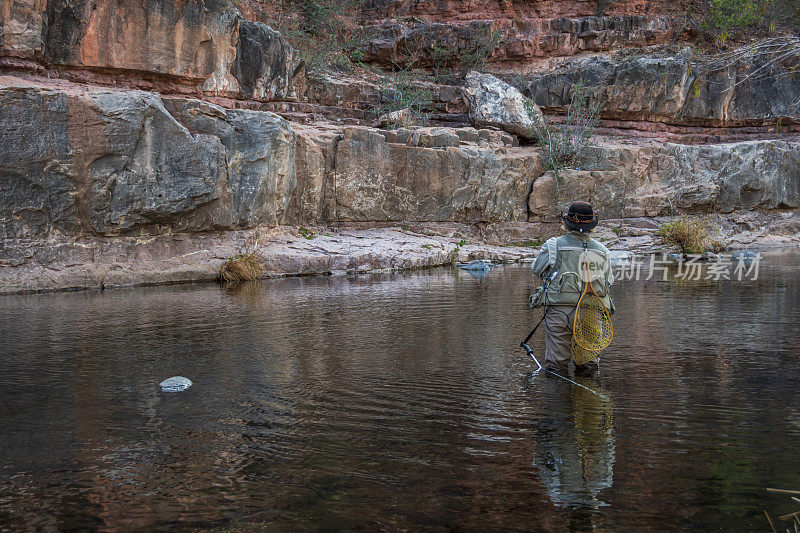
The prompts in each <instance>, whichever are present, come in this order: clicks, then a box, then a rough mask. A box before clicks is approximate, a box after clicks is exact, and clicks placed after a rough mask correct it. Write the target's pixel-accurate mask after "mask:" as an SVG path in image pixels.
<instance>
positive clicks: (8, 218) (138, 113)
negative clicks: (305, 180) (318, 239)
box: [0, 78, 296, 238]
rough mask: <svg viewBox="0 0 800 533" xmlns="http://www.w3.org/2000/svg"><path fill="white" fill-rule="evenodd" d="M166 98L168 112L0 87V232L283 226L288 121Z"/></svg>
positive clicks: (113, 99) (289, 155) (290, 159)
mask: <svg viewBox="0 0 800 533" xmlns="http://www.w3.org/2000/svg"><path fill="white" fill-rule="evenodd" d="M6 80H7V78H6ZM169 104H170V106H171V107H172V108H173V110H174V111H175V115H173V114H171V113H170V112H169V111H167V109H166V108H165V107H164V104H163V102H162V100H161V98H159V97H158V96H157V95H155V94H153V93H147V92H142V91H112V90H102V89H101V90H97V89H96V90H91V91H86V90H79V89H77V88H74V87H70V88H69V89H67V90H59V89H54V88H41V87H36V86H31V85H30V84H26V83H6V84H5V86H1V87H0V129H2V130H3V131H4V132H7V134H6V135H4V138H3V142H2V143H0V185H2V186H1V187H0V223H1V224H2V227H3V232H2V235H0V236H1V237H5V238H12V237H13V238H27V237H39V238H41V237H43V236H47V235H51V234H54V233H55V234H62V235H118V234H126V233H131V232H136V233H140V234H142V233H143V234H158V233H165V232H166V233H169V232H174V231H208V230H212V229H234V228H244V227H253V226H258V225H270V224H273V225H274V224H280V223H285V222H286V218H287V216H288V214H287V213H288V209H289V208H288V206H289V203H290V202H291V195H292V194H293V193H294V192H295V191H296V173H295V170H294V159H295V158H294V153H295V152H294V150H295V144H296V143H295V134H294V132H293V131H292V129H291V127H290V126H289V123H288V122H286V121H285V120H283V119H282V118H280V117H278V116H277V115H274V114H272V113H266V112H258V111H246V110H227V111H226V110H224V109H223V108H220V107H218V106H214V105H213V104H209V103H206V102H202V101H199V100H183V99H177V100H176V101H171V102H169ZM176 116H177V117H180V118H181V119H182V120H184V121H185V122H186V123H187V124H188V125H189V126H190V127H191V128H192V131H190V130H189V129H187V127H186V126H184V125H183V124H182V123H181V122H179V121H178V120H176Z"/></svg>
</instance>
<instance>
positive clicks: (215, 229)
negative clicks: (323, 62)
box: [0, 0, 800, 292]
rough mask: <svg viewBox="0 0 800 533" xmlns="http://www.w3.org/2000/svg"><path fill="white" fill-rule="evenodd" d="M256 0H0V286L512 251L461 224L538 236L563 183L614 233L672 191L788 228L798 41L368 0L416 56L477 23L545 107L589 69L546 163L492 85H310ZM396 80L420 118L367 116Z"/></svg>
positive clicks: (430, 62)
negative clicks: (742, 45)
mask: <svg viewBox="0 0 800 533" xmlns="http://www.w3.org/2000/svg"><path fill="white" fill-rule="evenodd" d="M271 9H274V6H271V5H268V4H266V3H262V2H257V1H254V0H237V1H235V2H234V1H228V0H203V1H201V2H193V3H185V2H177V1H176V0H148V1H147V2H145V1H143V0H133V1H126V2H121V1H116V0H93V1H88V0H69V1H67V0H0V131H2V132H3V134H2V138H1V139H0V243H2V246H0V292H3V291H10V290H37V289H52V288H60V287H82V286H100V285H102V286H111V285H118V284H125V283H153V282H162V281H182V280H191V279H208V278H210V277H213V275H214V271H215V269H216V268H218V266H219V263H220V262H221V260H222V258H224V257H227V256H231V255H236V254H238V253H241V252H242V251H247V250H251V249H258V253H259V254H260V255H261V257H262V258H263V260H264V261H265V262H267V264H268V265H267V266H268V272H269V273H270V274H274V275H279V274H286V273H297V274H299V273H303V274H306V273H315V272H330V271H338V270H353V271H369V270H371V269H380V268H412V267H419V266H426V265H433V264H442V263H448V262H452V261H453V260H455V259H472V258H476V257H481V256H486V257H493V258H497V259H508V260H512V259H514V260H516V259H520V258H522V257H529V256H530V255H531V254H532V253H533V251H534V250H533V249H517V248H502V249H500V248H492V247H480V246H475V247H471V246H470V245H468V244H465V243H466V242H474V241H487V242H491V243H492V244H495V245H496V244H509V243H513V242H523V241H528V240H531V239H537V240H538V239H540V238H541V237H544V236H547V235H549V234H551V233H552V232H554V231H557V223H555V221H556V220H557V214H558V212H559V211H560V210H561V209H563V208H564V207H565V205H566V204H568V203H569V202H570V201H572V200H575V199H583V200H589V201H592V202H593V203H594V204H595V206H596V207H597V208H598V209H599V211H600V213H601V216H602V217H603V218H604V219H609V218H616V219H619V220H618V221H617V222H615V223H614V224H616V225H617V227H618V228H632V229H630V234H626V235H627V236H626V235H623V236H622V237H617V236H616V235H615V236H613V237H610V238H614V239H616V240H615V241H611V242H617V243H618V245H619V246H633V245H631V244H630V243H638V244H635V246H644V247H645V248H646V245H645V244H642V243H643V242H644V241H641V239H642V238H644V237H641V232H650V233H648V236H647V239H650V240H647V241H646V242H647V243H651V244H652V243H654V242H655V240H653V239H655V237H654V236H653V235H652V234H653V233H654V231H655V228H656V227H657V224H658V223H660V221H662V220H664V218H663V217H670V216H674V215H677V214H683V213H688V214H693V215H707V214H709V213H714V214H716V215H717V216H719V223H720V227H721V228H723V230H724V232H725V233H724V235H723V237H724V238H725V239H727V241H726V242H729V243H731V244H737V245H741V244H747V243H752V242H754V241H755V240H757V239H762V240H764V239H766V241H765V242H767V241H768V242H773V243H781V244H786V243H796V242H797V241H798V240H800V238H798V234H797V231H798V229H800V222H798V220H800V216H799V215H798V212H797V210H798V208H799V207H800V171H798V169H800V139H798V138H797V137H796V135H795V134H794V131H795V130H796V129H797V128H798V125H797V117H798V116H800V109H798V105H800V104H798V102H800V89H798V87H800V85H798V84H797V83H796V81H795V79H794V77H795V76H794V74H795V70H796V67H797V66H798V65H800V55H799V54H798V52H797V50H798V44H797V43H796V42H794V41H787V40H782V41H770V42H767V43H761V44H760V45H759V46H758V47H757V48H756V49H752V48H751V49H742V50H738V51H732V52H731V53H729V54H728V55H727V56H726V58H723V59H724V60H723V59H721V58H720V57H718V56H714V57H712V56H707V55H703V54H700V53H699V52H696V51H693V50H692V49H691V48H687V47H686V46H685V43H682V42H680V41H683V40H685V39H686V38H687V34H686V32H685V31H684V30H685V28H684V26H683V22H682V19H681V18H680V13H679V12H678V10H677V9H676V8H675V7H674V6H670V5H667V4H665V3H663V2H650V1H646V0H619V1H617V2H612V3H609V4H608V7H607V9H606V10H605V11H604V12H602V13H600V12H599V11H598V3H597V2H594V1H588V0H587V1H582V0H575V1H566V2H557V1H542V2H535V3H532V2H521V1H515V0H509V1H495V0H481V1H470V2H451V1H446V0H436V1H421V0H420V1H412V2H407V1H402V2H401V1H395V0H370V1H368V2H367V3H366V4H365V9H364V12H363V13H362V14H361V17H362V19H363V20H364V22H365V24H366V25H368V26H370V27H371V28H373V29H374V32H373V33H371V34H370V39H368V40H367V42H366V43H364V45H363V50H364V52H365V56H364V58H365V59H364V60H365V61H367V62H371V63H372V64H373V66H374V67H383V68H395V66H397V65H400V66H404V65H407V64H409V63H413V65H414V66H415V67H431V66H436V65H435V63H436V61H439V60H440V59H441V58H439V59H437V58H436V57H434V55H432V54H433V52H432V50H433V48H435V47H440V48H441V47H445V48H446V50H447V51H448V53H451V54H452V53H455V54H458V53H463V52H464V51H465V50H467V49H468V48H469V47H470V46H473V45H474V44H475V39H476V36H478V38H481V39H482V38H485V37H486V36H487V35H488V36H491V38H492V39H496V40H497V46H496V47H493V48H492V50H491V53H490V54H488V55H487V56H486V57H485V58H484V59H485V61H486V62H487V65H488V66H486V68H487V69H488V70H494V71H495V73H496V74H497V75H498V76H501V77H505V78H506V79H510V78H511V77H513V76H512V75H516V76H521V75H523V74H524V75H525V76H528V78H527V82H526V83H525V85H524V92H525V94H526V95H527V96H529V97H530V98H532V99H533V101H534V102H535V103H536V104H538V105H539V106H540V107H541V109H542V110H543V111H544V113H545V116H543V117H541V118H542V120H547V121H550V122H558V121H559V120H560V118H559V117H560V115H562V114H563V113H564V109H565V106H566V104H567V103H568V102H569V99H570V98H571V94H572V92H571V91H572V88H573V86H574V85H575V83H577V82H578V81H583V82H584V83H585V84H586V86H587V89H588V91H589V97H590V98H591V99H592V101H594V102H597V103H600V104H601V105H602V112H601V115H602V119H603V120H602V122H601V124H600V128H599V129H598V133H599V135H597V136H596V137H595V138H594V139H593V140H592V146H591V147H590V148H589V149H587V150H586V151H585V152H584V153H583V154H582V155H581V157H580V158H579V159H578V160H577V161H575V162H574V164H573V165H572V166H573V167H574V168H569V169H565V170H561V171H559V172H558V173H557V174H556V173H555V172H553V171H548V170H547V169H545V168H544V164H543V161H544V158H543V156H542V151H541V148H540V147H538V146H536V145H535V144H534V143H533V142H532V141H531V140H529V139H526V138H528V137H530V134H529V130H530V126H531V124H530V123H529V122H528V121H529V120H530V117H528V116H527V113H526V112H524V108H525V106H526V105H527V104H525V102H524V99H523V98H522V96H521V95H519V94H518V93H517V92H516V90H514V89H512V88H511V87H510V86H509V85H507V84H505V83H503V82H500V81H499V80H498V79H496V78H493V77H491V76H471V77H469V78H468V79H467V81H466V83H465V84H463V86H462V85H461V83H460V82H458V84H453V83H456V82H452V81H450V82H448V83H450V84H449V85H448V84H442V83H441V80H440V79H438V78H435V77H433V76H429V75H427V76H426V75H424V74H420V76H422V77H421V78H419V79H414V80H412V82H411V84H410V85H409V86H408V87H400V86H399V85H398V82H396V81H395V82H392V83H393V85H387V84H386V79H387V78H388V77H389V76H388V75H387V76H382V75H381V74H375V73H373V72H368V71H366V70H360V71H356V73H350V74H347V73H341V72H326V73H319V72H318V73H315V74H314V76H313V78H312V79H311V80H310V83H308V84H306V79H305V73H304V68H303V59H302V58H301V57H300V54H299V52H298V51H297V50H296V49H295V48H293V47H292V46H291V45H290V44H289V42H288V41H287V40H286V39H285V38H284V37H283V36H282V35H281V34H280V33H279V31H277V30H280V28H271V27H269V26H268V25H266V24H264V21H266V20H269V19H270V18H271V11H270V10H271ZM673 41H678V44H668V45H665V44H664V43H672V42H673ZM770 46H771V47H772V48H770ZM631 47H637V51H635V52H632V51H631V50H630V48H631ZM776 47H777V48H776ZM436 53H438V54H440V55H441V52H436ZM454 57H455V56H454ZM415 72H419V71H415ZM485 80H489V81H487V82H486V83H484V81H485ZM487 84H488V85H487ZM409 87H410V89H409ZM398 90H406V91H409V90H413V91H421V92H422V93H425V94H427V95H428V97H429V98H430V100H431V101H430V104H428V105H429V108H428V109H427V111H428V113H429V117H430V119H431V121H432V123H431V124H429V125H427V126H424V127H423V126H420V125H405V126H404V127H395V126H389V127H383V128H377V127H375V122H374V121H375V119H376V118H377V116H378V114H379V110H381V108H382V107H383V106H384V105H385V103H386V98H387V94H391V93H392V91H395V92H396V91H398ZM534 114H535V113H534ZM509 132H510V133H509ZM668 140H671V141H679V142H668ZM297 226H307V227H309V228H312V229H311V230H304V232H303V233H302V235H301V234H298V233H297V231H296V230H295V229H292V228H296V227H297ZM392 226H394V227H396V228H397V227H403V228H404V229H402V230H399V229H395V230H391V229H381V230H377V229H375V230H373V229H370V228H376V227H381V228H386V227H392ZM348 228H349V229H348ZM352 228H359V229H358V230H357V231H356V230H353V229H352ZM625 231H628V230H627V229H626V230H625ZM309 232H310V233H309ZM359 232H360V233H359ZM626 239H628V240H626ZM637 239H639V240H637ZM365 243H366V244H365Z"/></svg>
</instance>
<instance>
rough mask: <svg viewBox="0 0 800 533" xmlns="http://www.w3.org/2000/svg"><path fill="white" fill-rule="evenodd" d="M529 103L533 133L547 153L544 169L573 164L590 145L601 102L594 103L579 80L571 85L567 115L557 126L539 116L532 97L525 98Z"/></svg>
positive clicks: (567, 166)
mask: <svg viewBox="0 0 800 533" xmlns="http://www.w3.org/2000/svg"><path fill="white" fill-rule="evenodd" d="M526 106H527V107H528V115H529V116H530V117H531V119H532V120H533V122H534V124H535V126H534V127H533V131H532V133H533V136H534V138H535V139H536V140H537V142H538V143H539V146H541V147H542V151H543V152H544V158H545V162H544V165H545V168H546V169H547V170H554V171H556V172H558V171H559V170H563V169H565V168H570V167H572V165H573V164H574V163H575V162H576V161H577V160H578V158H579V157H580V155H581V154H582V153H583V152H584V151H585V150H586V148H588V147H589V142H590V140H591V138H592V135H593V134H594V128H595V126H596V125H597V120H598V118H599V117H598V113H599V112H600V104H598V103H591V102H590V96H589V94H588V92H587V90H586V87H585V85H584V84H583V83H582V82H578V83H576V84H575V85H573V86H572V96H571V98H570V103H569V106H568V107H567V115H566V117H565V118H564V121H563V122H561V123H560V124H558V125H550V124H547V123H546V122H544V121H543V120H541V119H539V114H538V113H536V112H535V110H534V108H533V102H531V101H530V100H528V101H526Z"/></svg>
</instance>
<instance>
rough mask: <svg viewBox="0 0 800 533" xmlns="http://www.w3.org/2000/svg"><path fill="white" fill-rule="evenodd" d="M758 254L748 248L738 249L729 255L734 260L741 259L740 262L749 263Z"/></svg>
mask: <svg viewBox="0 0 800 533" xmlns="http://www.w3.org/2000/svg"><path fill="white" fill-rule="evenodd" d="M758 257H759V254H757V253H755V252H751V251H749V250H740V251H738V252H736V253H735V254H733V255H732V256H731V259H733V260H734V261H741V262H742V263H745V264H749V263H752V262H753V261H755V260H756V259H758Z"/></svg>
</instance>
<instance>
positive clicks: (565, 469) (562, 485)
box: [534, 376, 614, 509]
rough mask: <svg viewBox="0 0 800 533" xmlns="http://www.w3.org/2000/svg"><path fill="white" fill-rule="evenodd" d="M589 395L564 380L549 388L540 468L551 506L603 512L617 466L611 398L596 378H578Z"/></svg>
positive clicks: (539, 435) (550, 382) (539, 429)
mask: <svg viewBox="0 0 800 533" xmlns="http://www.w3.org/2000/svg"><path fill="white" fill-rule="evenodd" d="M575 381H576V383H580V384H581V385H583V386H584V387H587V388H589V389H591V390H593V391H595V392H597V393H599V394H601V395H602V396H598V395H596V394H593V393H592V392H590V391H589V390H586V389H583V388H581V387H576V386H575V385H572V384H570V383H567V382H566V381H563V380H561V379H558V378H554V377H552V376H551V377H549V378H547V380H546V384H545V405H546V409H547V410H546V417H545V418H543V419H541V420H539V422H538V424H537V425H536V427H535V434H536V442H537V448H538V450H539V452H538V453H537V454H536V457H535V459H534V465H535V466H536V467H537V469H538V470H539V472H540V474H539V475H540V477H541V479H542V483H544V485H545V487H547V493H548V496H549V497H550V500H551V501H552V502H553V503H554V504H556V505H557V506H560V507H568V508H571V509H597V508H598V507H601V506H604V505H606V503H604V502H603V501H601V500H600V499H599V493H600V492H601V491H602V490H603V489H607V488H609V487H611V484H612V482H613V466H614V436H613V434H612V405H611V397H610V396H609V394H608V393H607V392H606V390H605V389H603V388H602V387H601V386H600V383H599V382H598V381H597V379H595V378H576V379H575Z"/></svg>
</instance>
